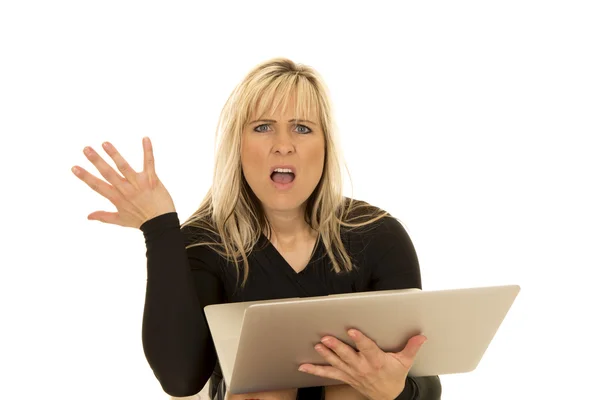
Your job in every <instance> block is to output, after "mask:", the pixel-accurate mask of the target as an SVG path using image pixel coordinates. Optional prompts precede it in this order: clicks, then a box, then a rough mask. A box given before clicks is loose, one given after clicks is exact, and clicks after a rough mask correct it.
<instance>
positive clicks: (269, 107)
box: [249, 90, 319, 122]
mask: <svg viewBox="0 0 600 400" xmlns="http://www.w3.org/2000/svg"><path fill="white" fill-rule="evenodd" d="M312 97H313V96H311V95H310V93H306V92H305V91H299V90H291V91H289V92H288V93H286V92H281V91H280V92H275V93H265V94H263V95H262V96H260V97H259V98H258V100H257V101H256V103H255V104H254V106H253V107H252V109H251V110H250V113H249V114H250V115H249V116H250V120H251V121H252V120H256V119H263V118H268V117H274V116H277V115H282V116H285V117H286V118H287V117H289V118H295V119H305V120H310V121H315V122H316V121H317V120H318V119H319V109H318V106H317V103H316V101H314V99H313V98H312Z"/></svg>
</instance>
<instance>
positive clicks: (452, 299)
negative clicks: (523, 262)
mask: <svg viewBox="0 0 600 400" xmlns="http://www.w3.org/2000/svg"><path fill="white" fill-rule="evenodd" d="M519 291H520V287H519V286H518V285H505V286H491V287H477V288H466V289H451V290H435V291H421V290H419V289H403V290H384V291H375V292H361V293H349V294H341V295H330V296H319V297H303V298H291V299H279V300H262V301H252V302H241V303H227V304H214V305H209V306H206V307H204V312H205V315H206V318H207V321H208V325H209V328H210V331H211V335H212V337H213V340H214V343H215V347H216V351H217V356H218V357H219V363H220V365H221V369H222V372H223V378H224V379H225V384H226V385H227V388H228V390H229V391H230V392H231V393H234V394H239V393H251V392H258V391H270V390H281V389H289V388H301V387H309V386H328V385H339V384H342V383H343V382H340V381H338V380H333V379H329V378H322V377H318V376H313V375H311V374H307V373H304V372H300V371H298V367H299V366H300V365H301V364H303V363H310V364H321V365H328V363H327V362H326V361H325V360H324V359H323V358H322V357H321V355H320V354H318V353H317V351H316V350H315V349H314V347H313V346H314V345H315V344H317V343H318V342H319V341H320V340H321V338H322V337H323V336H325V335H333V336H335V337H337V338H338V339H340V340H342V341H343V342H345V343H347V344H349V345H351V346H353V347H354V344H353V343H354V342H353V341H352V339H350V337H349V336H348V334H347V330H348V329H350V328H356V329H358V330H360V331H361V332H363V333H364V334H365V335H367V336H368V337H370V338H371V339H373V340H374V341H375V342H376V343H377V345H378V346H379V347H380V348H381V349H382V350H384V351H394V352H397V351H401V350H402V349H403V348H404V346H405V344H406V342H407V341H408V339H409V338H410V337H412V336H414V335H418V334H423V335H425V336H427V338H428V341H427V342H426V343H425V344H424V345H423V346H422V347H421V350H420V351H419V353H418V354H417V357H416V359H415V362H414V364H413V366H412V368H411V370H410V372H409V375H410V376H431V375H443V374H454V373H463V372H469V371H472V370H474V369H475V368H476V367H477V365H478V364H479V361H480V360H481V358H482V357H483V354H484V353H485V351H486V349H487V347H488V346H489V344H490V342H491V340H492V338H493V337H494V335H495V334H496V331H497V330H498V328H499V327H500V324H501V323H502V321H503V320H504V317H505V316H506V314H507V312H508V310H509V309H510V307H511V306H512V304H513V302H514V300H515V298H516V296H517V294H518V293H519Z"/></svg>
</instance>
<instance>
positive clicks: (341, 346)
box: [321, 336, 360, 366]
mask: <svg viewBox="0 0 600 400" xmlns="http://www.w3.org/2000/svg"><path fill="white" fill-rule="evenodd" d="M321 343H323V344H324V345H325V346H327V348H329V349H331V350H333V351H334V352H335V354H336V355H337V356H338V357H339V358H340V359H342V361H344V362H345V363H346V364H348V365H350V366H352V365H357V364H358V363H359V361H360V357H359V356H358V354H357V353H356V350H354V349H353V348H352V347H350V346H348V345H347V344H346V343H344V342H342V341H341V340H339V339H337V338H335V337H333V336H325V337H324V338H323V339H321Z"/></svg>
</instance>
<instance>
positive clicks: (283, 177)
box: [271, 172, 296, 184]
mask: <svg viewBox="0 0 600 400" xmlns="http://www.w3.org/2000/svg"><path fill="white" fill-rule="evenodd" d="M295 178H296V175H294V173H293V172H273V173H272V174H271V180H272V181H273V182H275V183H281V184H286V183H290V182H293V181H294V179H295Z"/></svg>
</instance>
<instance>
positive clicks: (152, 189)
mask: <svg viewBox="0 0 600 400" xmlns="http://www.w3.org/2000/svg"><path fill="white" fill-rule="evenodd" d="M142 145H143V148H144V169H143V171H142V172H139V173H138V172H136V171H134V170H133V168H131V166H130V165H129V163H128V162H127V161H126V160H125V159H124V158H123V156H121V154H119V152H118V151H117V149H115V147H114V146H113V145H112V144H110V143H109V142H104V143H103V148H104V150H105V151H106V153H107V154H108V155H109V156H110V157H111V158H112V159H113V161H114V162H115V165H116V166H117V168H118V169H119V171H120V172H121V173H122V174H123V175H120V174H119V173H117V172H116V171H115V170H114V169H113V168H112V167H111V166H110V165H108V163H106V161H104V160H103V159H102V157H100V155H99V154H98V153H96V152H95V151H94V150H93V149H92V148H91V147H86V148H85V149H84V151H83V153H84V154H85V156H86V157H87V158H88V160H90V161H91V162H92V164H94V166H95V167H96V168H97V169H98V171H99V172H100V174H101V175H102V176H103V177H104V179H106V180H107V181H108V183H107V182H105V181H103V180H102V179H99V178H97V177H96V176H94V175H93V174H91V173H89V172H88V171H86V170H85V169H83V168H81V167H79V166H74V167H73V168H72V171H73V173H74V174H75V175H76V176H77V177H78V178H79V179H81V180H82V181H84V182H85V183H86V184H87V185H88V186H89V187H91V188H92V189H93V190H95V191H96V192H98V193H99V194H100V195H102V196H104V197H105V198H107V199H108V200H109V201H110V202H111V203H112V204H114V206H115V207H116V208H117V212H108V211H95V212H93V213H91V214H90V215H88V217H87V218H88V219H89V220H97V221H101V222H105V223H108V224H114V225H120V226H124V227H130V228H138V229H139V227H140V226H141V225H142V224H143V223H144V222H146V221H148V220H149V219H152V218H154V217H156V216H159V215H162V214H166V213H169V212H173V211H175V204H174V203H173V199H172V198H171V195H170V194H169V192H168V191H167V189H166V188H165V187H164V185H163V184H162V182H161V181H160V179H158V176H157V175H156V171H155V169H154V154H153V152H152V143H151V142H150V139H149V138H148V137H145V138H144V139H143V140H142Z"/></svg>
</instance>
